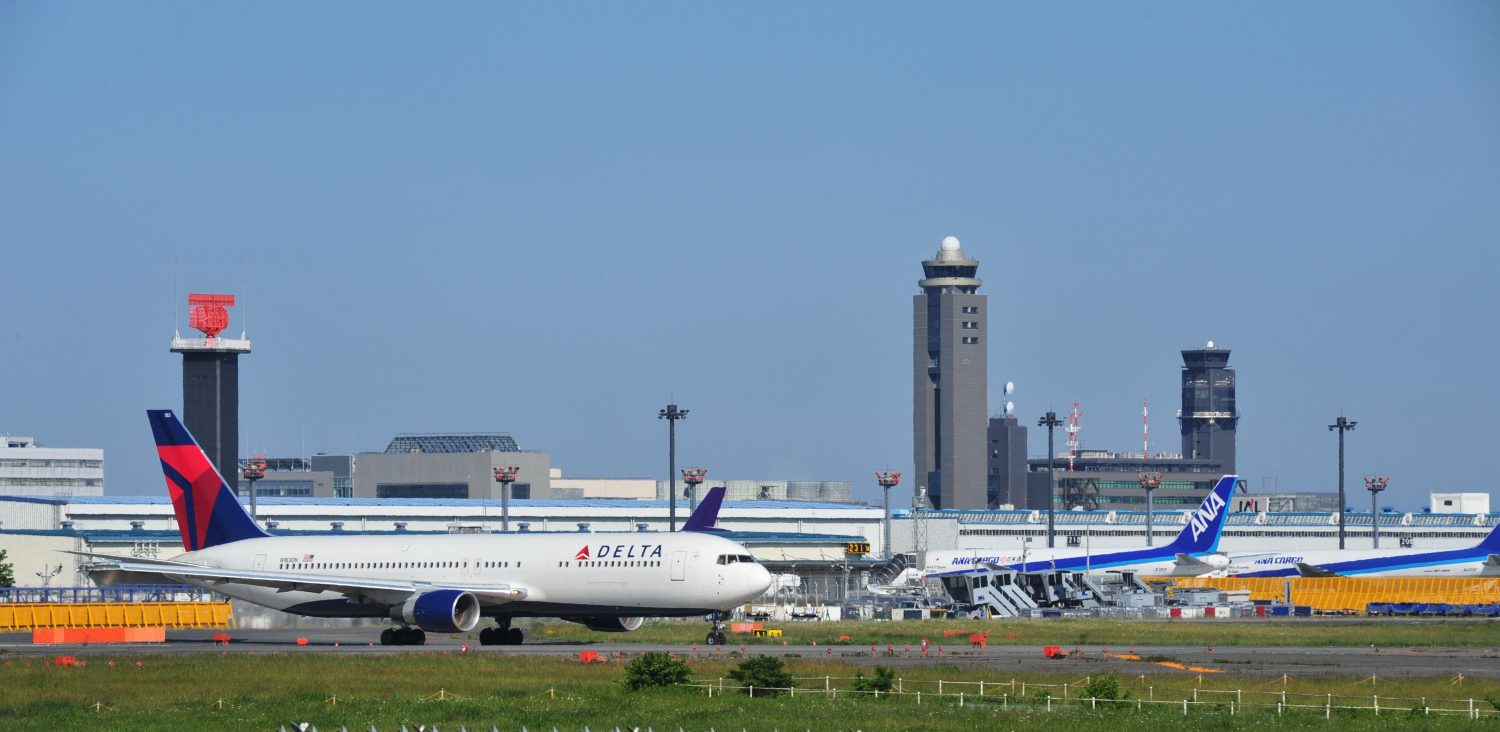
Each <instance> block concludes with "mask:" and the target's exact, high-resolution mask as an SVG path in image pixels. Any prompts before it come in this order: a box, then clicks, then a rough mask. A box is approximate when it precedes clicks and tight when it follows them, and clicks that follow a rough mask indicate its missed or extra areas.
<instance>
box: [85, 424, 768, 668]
mask: <svg viewBox="0 0 1500 732" xmlns="http://www.w3.org/2000/svg"><path fill="white" fill-rule="evenodd" d="M147 415H148V416H149V417H150V421H151V429H152V432H153V433H154V434H155V437H156V445H157V453H158V455H159V456H160V457H161V465H162V472H163V474H164V475H165V477H166V482H167V490H168V491H169V492H170V494H171V496H172V506H173V508H174V510H175V511H176V515H177V523H178V525H179V526H180V527H181V531H182V543H183V546H184V548H186V549H187V550H188V551H187V553H185V554H182V555H180V556H177V557H174V558H172V559H163V560H158V559H151V558H145V557H122V556H109V555H101V554H93V553H86V552H79V553H80V554H86V555H87V556H92V557H95V558H98V559H102V560H104V565H103V566H101V567H100V568H99V569H98V570H96V572H95V576H96V580H98V581H100V584H110V583H111V582H110V580H111V579H114V580H123V581H141V575H143V574H144V575H154V576H156V577H165V578H167V580H168V581H171V582H182V583H186V584H190V585H194V586H197V587H203V588H206V589H210V590H213V591H215V592H219V593H222V594H224V595H228V596H229V597H234V598H238V599H240V600H244V601H246V602H251V603H255V604H257V605H262V606H265V607H269V608H274V609H276V610H284V611H286V612H289V613H296V614H300V615H308V616H316V617H339V618H358V617H390V618H391V619H392V620H393V621H395V624H396V627H394V628H387V629H385V630H384V631H382V632H381V634H380V642H381V643H382V644H385V645H421V644H422V643H423V642H425V639H426V632H438V633H454V632H466V631H470V630H473V629H474V628H475V627H476V626H477V625H478V624H479V622H480V620H481V618H486V617H488V618H493V619H494V620H495V622H496V627H493V628H486V629H485V630H483V631H481V632H480V636H479V637H480V642H481V643H482V644H486V645H491V644H494V645H507V644H518V643H520V642H521V641H522V636H521V631H520V629H519V628H513V627H511V621H512V619H514V618H520V617H555V618H562V619H564V620H569V621H572V622H576V623H581V624H583V625H586V626H588V627H589V628H592V629H594V630H599V631H610V632H615V631H628V630H635V629H636V628H639V627H640V626H641V622H642V620H643V619H644V618H645V617H656V616H677V617H687V616H693V615H711V616H712V619H713V626H712V629H711V630H710V632H709V634H708V642H709V643H710V644H715V645H717V644H722V643H723V642H724V634H723V632H722V630H721V628H722V626H721V625H720V624H719V623H718V618H719V613H720V612H722V611H725V610H727V609H729V608H732V607H734V606H736V605H739V604H742V603H745V602H748V601H750V600H753V599H755V598H756V597H759V596H760V595H761V594H762V593H763V592H765V591H766V589H767V588H768V587H770V585H771V577H770V574H769V573H768V572H767V571H766V569H765V568H764V567H762V566H760V565H759V564H757V563H756V562H755V559H754V557H752V556H751V554H750V551H749V550H748V549H746V548H745V547H744V546H742V545H740V544H738V543H736V542H734V541H730V540H729V539H726V538H724V537H722V536H715V535H713V534H712V533H708V532H710V531H712V530H714V528H713V524H714V521H715V518H716V516H717V514H718V510H719V505H720V504H721V502H722V501H723V497H724V489H723V488H714V489H713V490H711V491H710V492H709V494H708V495H707V496H705V497H704V500H703V502H702V504H701V505H700V506H699V507H698V510H697V511H696V512H695V513H694V514H693V515H692V516H690V517H689V518H688V520H687V522H686V523H684V525H683V531H679V532H669V533H652V532H642V533H617V534H603V533H598V534H562V533H529V534H442V535H400V534H398V535H358V534H356V535H350V536H271V535H270V534H267V533H266V532H265V531H263V530H262V529H261V528H260V526H258V525H257V524H256V523H255V521H254V519H252V518H251V517H250V515H249V514H247V513H246V512H245V510H244V508H243V507H242V506H241V505H240V503H239V501H238V500H236V499H235V496H234V494H233V492H232V491H231V490H230V488H229V486H228V484H226V483H225V482H224V479H223V477H221V476H220V475H219V473H218V471H217V470H215V468H214V466H213V464H212V463H210V462H209V460H208V458H207V456H205V455H204V454H203V450H202V449H201V448H200V447H199V446H198V443H197V442H196V441H195V440H194V439H193V436H192V435H191V434H189V433H188V431H187V429H186V428H185V427H183V426H182V423H181V422H179V421H178V420H177V417H176V416H174V415H173V414H172V412H171V411H167V410H152V411H149V412H147ZM157 581H160V580H157Z"/></svg>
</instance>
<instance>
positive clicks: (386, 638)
mask: <svg viewBox="0 0 1500 732" xmlns="http://www.w3.org/2000/svg"><path fill="white" fill-rule="evenodd" d="M426 642H427V633H425V632H423V630H422V629H421V628H408V627H406V626H404V625H403V626H401V627H399V628H386V629H385V630H382V631H380V645H382V646H420V645H422V644H424V643H426Z"/></svg>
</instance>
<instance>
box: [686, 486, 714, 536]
mask: <svg viewBox="0 0 1500 732" xmlns="http://www.w3.org/2000/svg"><path fill="white" fill-rule="evenodd" d="M723 504H724V488H723V486H719V487H716V488H709V489H708V493H707V494H706V495H704V496H703V500H701V501H699V502H698V509H697V510H696V511H693V515H691V516H689V517H688V519H687V521H684V522H683V524H682V530H683V531H723V530H724V529H721V528H719V527H717V526H715V525H714V524H715V523H717V522H718V521H719V507H720V506H722V505H723Z"/></svg>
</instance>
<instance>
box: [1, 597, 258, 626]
mask: <svg viewBox="0 0 1500 732" xmlns="http://www.w3.org/2000/svg"><path fill="white" fill-rule="evenodd" d="M234 625H235V623H234V613H233V612H231V611H230V608H229V603H228V602H24V603H23V602H17V603H0V632H12V633H13V632H16V631H23V630H34V629H37V628H152V627H162V628H172V629H174V630H176V629H181V628H225V627H229V628H232V627H234Z"/></svg>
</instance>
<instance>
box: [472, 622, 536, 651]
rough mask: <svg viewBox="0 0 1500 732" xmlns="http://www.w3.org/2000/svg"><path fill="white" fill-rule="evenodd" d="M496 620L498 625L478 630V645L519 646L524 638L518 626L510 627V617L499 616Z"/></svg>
mask: <svg viewBox="0 0 1500 732" xmlns="http://www.w3.org/2000/svg"><path fill="white" fill-rule="evenodd" d="M496 622H497V623H499V626H498V627H495V628H485V629H484V630H481V631H479V645H481V646H519V645H521V641H523V640H525V636H523V635H522V634H521V629H520V628H512V627H510V618H500V619H499V620H497V621H496Z"/></svg>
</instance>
